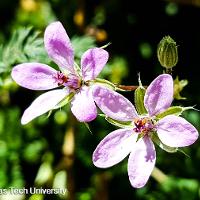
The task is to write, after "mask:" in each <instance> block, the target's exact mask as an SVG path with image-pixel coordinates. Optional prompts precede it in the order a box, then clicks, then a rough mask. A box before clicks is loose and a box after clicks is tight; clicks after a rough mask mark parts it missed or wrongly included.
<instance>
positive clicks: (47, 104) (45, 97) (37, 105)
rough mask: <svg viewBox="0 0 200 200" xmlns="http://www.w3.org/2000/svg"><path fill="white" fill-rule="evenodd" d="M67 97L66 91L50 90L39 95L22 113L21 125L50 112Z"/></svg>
mask: <svg viewBox="0 0 200 200" xmlns="http://www.w3.org/2000/svg"><path fill="white" fill-rule="evenodd" d="M67 95H68V91H66V90H63V89H57V90H52V91H49V92H46V93H44V94H42V95H40V96H39V97H38V98H37V99H35V100H34V101H33V102H32V104H31V105H30V106H29V107H28V108H27V109H26V110H25V111H24V114H23V116H22V119H21V123H22V124H27V123H29V122H30V121H31V120H33V119H35V118H36V117H38V116H40V115H42V114H44V113H46V112H48V111H49V110H52V109H53V108H54V107H55V106H56V105H57V104H58V103H59V102H60V101H61V100H62V99H64V98H65V96H67Z"/></svg>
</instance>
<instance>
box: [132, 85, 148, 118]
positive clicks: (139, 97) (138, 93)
mask: <svg viewBox="0 0 200 200" xmlns="http://www.w3.org/2000/svg"><path fill="white" fill-rule="evenodd" d="M145 92H146V89H145V88H144V87H143V86H139V87H138V88H137V89H136V90H135V94H134V98H135V107H136V110H137V111H138V114H139V115H143V114H146V113H147V110H146V108H145V106H144V95H145Z"/></svg>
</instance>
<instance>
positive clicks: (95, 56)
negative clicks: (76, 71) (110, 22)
mask: <svg viewBox="0 0 200 200" xmlns="http://www.w3.org/2000/svg"><path fill="white" fill-rule="evenodd" d="M107 61H108V52H107V51H106V50H104V49H102V48H93V49H89V50H87V51H86V52H85V53H84V54H83V56H82V58H81V69H82V75H83V79H84V80H85V81H87V80H93V79H95V78H96V77H97V76H98V74H99V73H100V72H101V70H102V69H103V67H104V66H105V64H106V62H107Z"/></svg>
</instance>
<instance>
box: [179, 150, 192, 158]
mask: <svg viewBox="0 0 200 200" xmlns="http://www.w3.org/2000/svg"><path fill="white" fill-rule="evenodd" d="M178 151H179V152H181V153H183V154H184V155H185V156H187V157H188V158H190V156H189V155H188V154H187V153H185V151H183V149H178Z"/></svg>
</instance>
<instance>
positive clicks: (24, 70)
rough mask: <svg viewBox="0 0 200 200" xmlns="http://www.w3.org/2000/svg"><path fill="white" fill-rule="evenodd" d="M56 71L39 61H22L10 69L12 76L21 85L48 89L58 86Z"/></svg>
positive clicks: (32, 88)
mask: <svg viewBox="0 0 200 200" xmlns="http://www.w3.org/2000/svg"><path fill="white" fill-rule="evenodd" d="M56 73H57V71H56V70H55V69H53V68H51V67H49V66H48V65H45V64H41V63H23V64H20V65H17V66H15V67H14V68H13V69H12V73H11V76H12V78H13V79H14V80H15V81H16V82H17V83H18V84H19V85H21V86H22V87H25V88H28V89H31V90H48V89H52V88H56V87H58V84H57V83H56V80H55V76H56Z"/></svg>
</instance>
